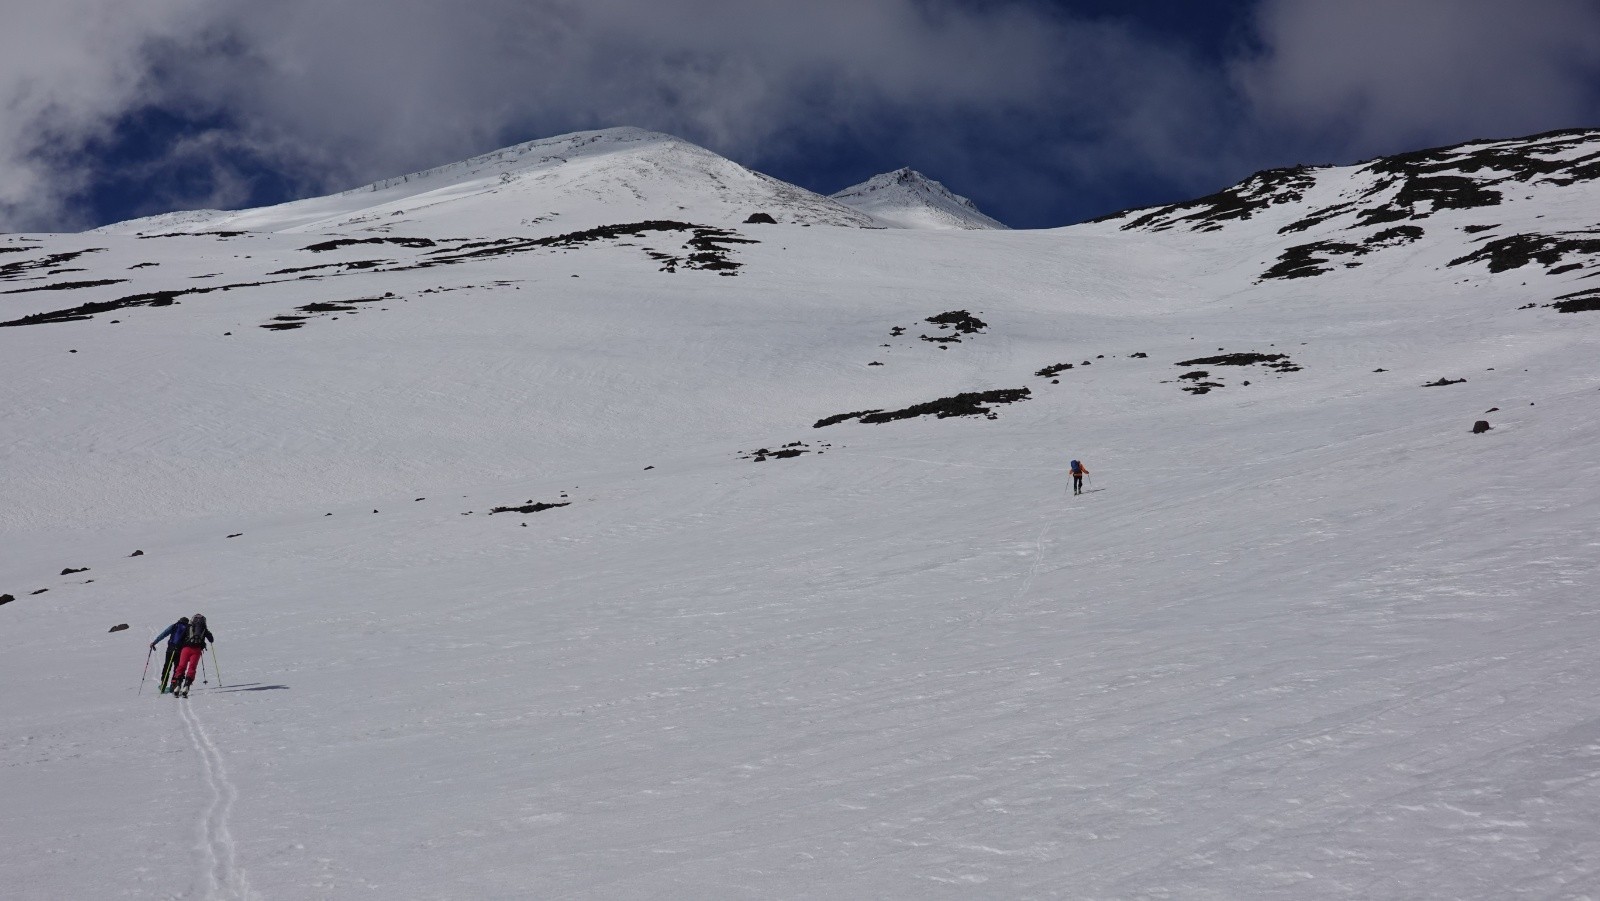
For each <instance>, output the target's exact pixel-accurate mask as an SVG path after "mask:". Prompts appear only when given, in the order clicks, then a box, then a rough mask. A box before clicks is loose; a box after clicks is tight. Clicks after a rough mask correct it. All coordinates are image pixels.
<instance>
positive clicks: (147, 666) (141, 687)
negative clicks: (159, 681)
mask: <svg viewBox="0 0 1600 901" xmlns="http://www.w3.org/2000/svg"><path fill="white" fill-rule="evenodd" d="M155 652H156V649H155V648H154V647H151V648H150V650H148V651H145V652H144V673H143V675H141V676H139V690H138V691H137V692H134V695H135V697H137V696H138V695H142V694H144V680H145V677H146V676H149V675H150V655H151V654H154V653H155Z"/></svg>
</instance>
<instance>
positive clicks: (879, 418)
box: [812, 388, 1032, 429]
mask: <svg viewBox="0 0 1600 901" xmlns="http://www.w3.org/2000/svg"><path fill="white" fill-rule="evenodd" d="M1030 394H1032V392H1030V391H1029V390H1028V389H1027V388H1001V389H998V390H994V391H971V392H965V393H962V394H956V395H952V396H950V397H941V398H939V399H938V400H932V401H928V402H926V403H921V404H913V405H912V406H909V407H906V408H905V409H903V410H891V411H888V412H884V411H882V410H869V411H866V412H862V413H842V414H840V415H838V416H829V417H827V418H826V419H819V420H817V422H816V424H815V425H813V426H812V428H817V429H820V428H822V427H823V426H828V425H834V424H835V423H839V422H843V421H845V420H846V419H855V420H857V421H859V422H865V423H874V424H875V423H883V422H893V421H895V420H897V419H914V418H916V417H918V416H935V417H938V418H939V419H947V418H950V417H952V416H984V417H987V418H989V419H995V418H997V416H996V414H995V413H994V411H993V410H992V409H991V408H989V407H987V406H984V404H1011V403H1017V402H1018V401H1024V400H1027V399H1028V397H1029V395H1030Z"/></svg>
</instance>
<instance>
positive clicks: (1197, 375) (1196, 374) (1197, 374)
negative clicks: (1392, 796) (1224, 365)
mask: <svg viewBox="0 0 1600 901" xmlns="http://www.w3.org/2000/svg"><path fill="white" fill-rule="evenodd" d="M1210 375H1211V373H1209V372H1206V371H1205V370H1204V369H1196V370H1195V371H1193V372H1185V373H1184V374H1183V375H1180V376H1178V378H1180V379H1194V380H1196V381H1198V380H1200V379H1203V378H1207V377H1209V376H1210Z"/></svg>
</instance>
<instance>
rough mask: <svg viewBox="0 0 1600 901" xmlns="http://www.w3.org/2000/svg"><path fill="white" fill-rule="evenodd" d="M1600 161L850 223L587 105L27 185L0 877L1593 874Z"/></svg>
mask: <svg viewBox="0 0 1600 901" xmlns="http://www.w3.org/2000/svg"><path fill="white" fill-rule="evenodd" d="M1597 208H1600V133H1596V132H1566V133H1558V134H1553V135H1544V136H1537V137H1534V138H1529V139H1524V140H1518V141H1497V142H1477V143H1474V144H1470V145H1464V146H1461V147H1455V148H1446V149H1443V150H1438V151H1428V152H1423V153H1418V154H1409V155H1406V156H1403V157H1395V158H1390V159H1387V160H1377V161H1373V162H1371V163H1368V164H1364V165H1362V166H1354V167H1342V168H1316V169H1296V170H1275V171H1273V172H1268V173H1262V174H1260V175H1258V176H1256V177H1254V178H1252V179H1250V180H1247V181H1246V182H1244V183H1242V184H1241V185H1239V186H1236V187H1234V188H1232V189H1229V190H1227V191H1223V192H1219V193H1218V194H1216V195H1212V196H1211V197H1209V198H1202V199H1200V200H1197V201H1195V202H1193V203H1189V204H1179V205H1175V206H1172V207H1165V208H1161V209H1157V210H1142V211H1134V212H1132V213H1128V214H1123V215H1120V216H1118V217H1113V218H1110V219H1108V220H1106V221H1103V222H1098V223H1091V224H1085V225H1080V226H1074V227H1069V228H1063V229H1056V230H1049V231H1003V230H992V229H989V230H968V229H950V230H913V229H882V228H863V227H860V226H863V225H872V224H874V221H875V220H873V219H869V218H868V217H867V216H866V214H864V213H862V212H860V211H858V210H854V209H850V208H848V207H844V206H842V205H841V204H838V203H836V202H835V201H833V200H828V199H826V198H820V197H817V196H816V195H811V194H808V193H806V192H803V191H801V190H800V189H798V188H792V187H790V186H786V185H783V184H782V183H780V182H776V181H774V180H771V179H768V178H765V177H764V176H760V175H758V174H756V173H753V172H749V171H748V170H745V169H742V168H741V167H738V166H736V165H735V164H733V163H731V162H728V161H726V160H721V159H720V158H716V157H715V156H714V155H711V154H709V153H708V152H707V151H703V150H700V149H698V148H694V147H693V146H692V145H688V144H685V143H683V142H680V141H676V140H675V139H671V138H668V137H666V136H660V135H653V134H650V133H646V132H639V131H635V130H620V131H619V130H612V131H609V132H596V133H586V134H582V135H573V136H567V137H562V138H556V139H551V140H549V141H541V142H533V143H531V144H526V145H519V147H515V148H508V149H507V150H505V151H501V152H500V153H498V154H490V155H488V156H486V157H481V158H478V159H476V160H471V161H467V162H465V163H461V164H458V165H456V166H449V167H444V168H442V169H439V170H433V171H432V172H427V173H419V174H417V175H414V176H409V177H407V178H404V179H401V180H399V181H398V182H396V181H390V182H386V183H380V184H378V185H374V186H371V187H370V188H368V189H363V190H360V191H356V192H350V193H346V194H342V195H337V196H334V197H328V198H320V199H315V200H306V201H299V202H297V203H294V204H286V205H283V206H280V207H273V208H268V209H263V210H248V211H241V212H231V213H194V214H173V215H171V216H167V217H158V219H156V220H142V221H139V222H135V223H124V224H122V225H119V226H114V227H111V228H108V229H104V230H101V231H100V232H98V233H86V234H60V235H6V236H0V292H4V293H0V383H3V384H4V385H5V386H6V394H5V397H6V403H5V404H3V405H0V436H3V440H0V473H3V478H0V491H3V495H0V501H3V503H0V623H3V624H4V629H5V632H4V634H5V635H6V636H8V637H9V638H10V639H11V641H10V642H9V643H8V644H9V648H8V650H7V653H6V654H5V655H4V656H3V657H0V679H3V683H4V686H5V688H6V690H5V691H4V692H3V693H0V798H4V801H5V809H6V811H7V815H6V816H4V817H0V886H4V887H5V890H4V894H5V895H6V896H7V897H8V898H24V899H59V898H144V897H163V898H168V897H208V898H211V897H217V898H222V897H228V898H232V897H240V898H244V897H250V898H319V897H353V896H371V897H383V898H395V899H405V898H440V897H452V898H554V897H560V898H606V899H616V898H807V897H846V898H907V899H913V898H914V899H927V898H974V897H982V898H1006V899H1011V898H1034V897H1066V898H1157V897H1172V898H1217V899H1224V898H1226V899H1234V898H1294V899H1314V898H1421V897H1440V898H1445V897H1448V898H1485V899H1490V898H1505V897H1511V896H1527V897H1540V898H1557V897H1573V898H1577V897H1589V896H1594V895H1597V894H1600V842H1597V840H1596V839H1595V834H1596V827H1597V825H1600V824H1597V811H1600V705H1597V702H1596V701H1595V699H1594V686H1595V685H1596V684H1597V683H1600V655H1597V654H1596V653H1595V650H1594V649H1595V647H1597V646H1600V616H1597V615H1596V610H1597V608H1596V600H1595V599H1596V597H1597V593H1600V572H1597V567H1600V564H1597V562H1596V561H1597V560H1600V539H1597V538H1596V534H1595V522H1596V517H1597V514H1600V451H1597V448H1600V416H1597V415H1596V414H1597V410H1600V371H1597V369H1596V360H1597V359H1600V354H1597V350H1600V288H1597V287H1596V282H1595V281H1594V280H1593V277H1594V276H1595V275H1596V273H1597V272H1600V231H1597V226H1596V223H1595V220H1594V210H1595V209H1597ZM755 212H767V213H769V214H770V215H772V216H773V217H774V218H775V219H776V220H777V224H745V223H744V220H745V219H746V218H747V217H748V216H749V214H751V213H755ZM869 212H871V215H872V216H873V217H878V216H880V212H877V211H871V210H869ZM840 226H847V227H840ZM1479 421H1482V422H1484V423H1486V424H1487V426H1488V430H1487V431H1481V430H1479V431H1478V433H1474V431H1475V426H1476V424H1477V423H1478V422H1479ZM1071 458H1077V459H1081V460H1082V461H1083V462H1084V463H1085V464H1086V465H1087V467H1088V469H1089V471H1090V480H1089V485H1088V486H1087V487H1088V490H1087V491H1086V492H1085V493H1084V494H1083V495H1081V496H1072V495H1071V493H1070V491H1069V490H1067V484H1066V483H1067V480H1066V477H1065V468H1066V462H1067V460H1068V459H1071ZM197 611H198V612H201V613H204V614H205V615H206V617H207V619H208V620H209V623H210V627H211V629H212V631H213V632H214V633H215V634H216V636H217V645H216V650H217V652H218V653H217V654H216V655H215V656H209V655H208V657H207V660H206V665H207V670H206V672H205V676H204V679H205V681H204V683H203V684H197V685H196V686H195V691H194V693H193V696H192V697H191V698H189V699H188V700H186V701H185V700H174V699H172V698H170V697H167V696H162V695H158V694H157V693H156V691H155V684H154V682H155V679H154V670H155V669H156V668H157V667H159V663H160V661H159V658H157V659H156V660H155V661H154V663H153V665H152V666H151V673H150V676H149V678H145V679H141V668H142V667H143V666H144V665H145V662H146V653H144V652H145V651H146V645H147V643H148V642H149V641H150V639H151V638H152V637H153V636H154V635H155V634H156V633H157V632H158V631H159V630H160V629H162V628H163V627H165V626H166V625H168V624H169V623H171V622H172V621H173V620H174V619H176V618H177V617H178V616H180V615H190V614H193V613H195V612H197ZM121 624H127V625H128V627H129V628H127V629H125V630H116V631H108V630H109V629H112V628H113V627H115V626H119V625H121Z"/></svg>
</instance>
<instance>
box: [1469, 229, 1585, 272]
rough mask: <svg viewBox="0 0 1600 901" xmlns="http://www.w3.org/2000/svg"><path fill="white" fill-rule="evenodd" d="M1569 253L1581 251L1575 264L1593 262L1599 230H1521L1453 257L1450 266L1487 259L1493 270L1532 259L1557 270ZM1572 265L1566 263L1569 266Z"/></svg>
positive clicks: (1505, 269) (1491, 270) (1503, 270)
mask: <svg viewBox="0 0 1600 901" xmlns="http://www.w3.org/2000/svg"><path fill="white" fill-rule="evenodd" d="M1568 255H1581V256H1582V257H1583V259H1582V260H1581V261H1580V262H1578V263H1575V264H1573V265H1574V266H1582V265H1593V264H1595V263H1596V262H1600V261H1597V260H1596V259H1595V257H1597V256H1600V232H1593V231H1588V232H1559V233H1556V234H1551V235H1536V234H1522V235H1511V236H1509V237H1505V238H1496V239H1494V240H1493V241H1489V242H1488V243H1486V244H1484V245H1483V246H1482V247H1480V248H1478V249H1477V250H1474V251H1473V252H1472V253H1469V254H1467V255H1466V256H1463V257H1457V258H1456V259H1453V260H1451V261H1450V263H1449V265H1451V266H1460V265H1463V264H1466V263H1486V264H1488V266H1489V271H1490V272H1506V271H1508V270H1511V269H1518V268H1521V267H1523V266H1526V265H1528V264H1529V263H1539V264H1540V265H1542V266H1544V267H1545V269H1546V270H1547V271H1554V270H1555V269H1556V267H1558V266H1560V264H1561V262H1562V260H1563V259H1564V258H1565V257H1567V256H1568ZM1571 268H1572V267H1565V270H1564V271H1566V270H1570V269H1571Z"/></svg>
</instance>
